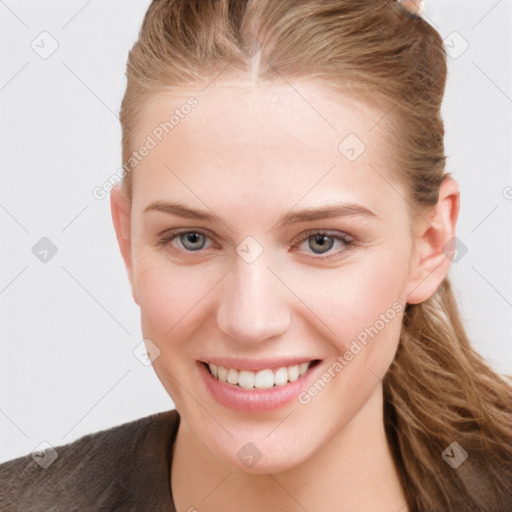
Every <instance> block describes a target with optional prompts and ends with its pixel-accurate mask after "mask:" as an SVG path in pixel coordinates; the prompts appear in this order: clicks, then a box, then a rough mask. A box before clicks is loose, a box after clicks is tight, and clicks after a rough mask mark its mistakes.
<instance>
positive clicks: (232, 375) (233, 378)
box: [228, 368, 238, 384]
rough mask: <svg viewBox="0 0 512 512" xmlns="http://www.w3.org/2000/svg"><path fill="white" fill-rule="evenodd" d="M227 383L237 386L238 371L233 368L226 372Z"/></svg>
mask: <svg viewBox="0 0 512 512" xmlns="http://www.w3.org/2000/svg"><path fill="white" fill-rule="evenodd" d="M228 382H229V383H230V384H238V370H233V368H230V369H229V370H228Z"/></svg>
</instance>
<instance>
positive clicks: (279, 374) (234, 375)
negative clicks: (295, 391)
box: [202, 359, 320, 389]
mask: <svg viewBox="0 0 512 512" xmlns="http://www.w3.org/2000/svg"><path fill="white" fill-rule="evenodd" d="M319 362H320V360H319V359H315V360H312V361H308V362H304V363H300V364H294V365H290V366H281V367H279V368H274V369H270V368H267V369H264V370H259V371H257V372H253V371H250V370H237V369H234V368H225V367H224V366H218V365H215V364H213V363H205V362H202V364H203V366H204V367H205V368H206V369H207V370H208V372H209V373H210V375H212V376H213V377H214V378H215V379H217V380H219V381H221V382H224V383H227V384H231V385H232V386H234V387H238V388H242V389H271V388H274V387H280V386H285V385H286V384H288V383H290V382H295V381H296V380H298V379H299V378H300V377H302V376H303V375H304V374H305V373H306V372H308V371H309V370H310V369H311V368H313V367H315V366H316V365H317V364H318V363H319Z"/></svg>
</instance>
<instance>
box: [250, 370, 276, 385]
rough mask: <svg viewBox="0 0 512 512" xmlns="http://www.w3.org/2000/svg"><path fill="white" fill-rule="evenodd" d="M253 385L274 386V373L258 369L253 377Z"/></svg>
mask: <svg viewBox="0 0 512 512" xmlns="http://www.w3.org/2000/svg"><path fill="white" fill-rule="evenodd" d="M254 387H255V388H258V389H268V388H272V387H274V373H273V372H272V370H260V371H259V372H258V373H257V374H256V378H255V379H254Z"/></svg>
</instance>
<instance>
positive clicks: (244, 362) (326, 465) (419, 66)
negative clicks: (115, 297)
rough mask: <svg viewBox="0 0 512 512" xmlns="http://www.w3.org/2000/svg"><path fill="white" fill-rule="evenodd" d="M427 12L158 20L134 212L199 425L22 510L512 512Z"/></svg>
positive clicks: (499, 391) (336, 0) (67, 464)
mask: <svg viewBox="0 0 512 512" xmlns="http://www.w3.org/2000/svg"><path fill="white" fill-rule="evenodd" d="M419 8H420V7H419V6H418V5H417V3H415V2H393V1H391V0H390V1H388V0H365V1H364V2H362V1H360V0H280V1H279V2H277V1H276V2H269V1H266V0H252V1H251V2H247V1H244V0H239V1H229V2H228V1H221V0H217V1H214V0H212V1H206V0H197V1H186V2H185V1H182V0H175V1H170V0H154V1H153V3H152V4H151V5H150V7H149V10H148V12H147V14H146V17H145V19H144V23H143V26H142V30H141V33H140V36H139V40H138V42H137V43H136V44H135V46H134V48H133V49H132V51H131V52H130V55H129V60H128V66H127V78H128V83H127V90H126V94H125V97H124V100H123V103H122V110H121V122H122V126H123V160H124V162H125V165H124V166H123V169H124V179H123V183H122V187H116V188H115V189H114V190H113V191H112V193H111V207H112V219H113V223H114V227H115V230H116V235H117V239H118V242H119V246H120V250H121V254H122V256H123V258H124V261H125V264H126V268H127V272H128V276H129V280H130V283H131V287H132V294H133V298H134V300H135V301H136V303H137V304H138V305H139V307H140V311H141V325H142V332H143V334H144V337H145V343H146V348H147V352H148V358H149V360H150V361H151V362H152V365H153V367H154V369H155V372H156V374H157V376H158V377H159V379H160V381H161V382H162V384H163V386H164V387H165V389H166V390H167V392H168V393H169V395H170V396H171V398H172V399H173V401H174V403H175V405H176V410H173V411H168V412H166V413H160V414H156V415H152V416H150V417H147V418H141V419H140V420H138V421H136V422H131V423H128V424H124V425H120V426H118V427H115V428H114V429H110V430H108V431H103V432H99V433H96V434H93V435H89V436H85V437H84V438H81V439H79V440H77V441H75V442H74V443H71V444H69V445H66V446H63V447H60V448H57V452H58V457H57V458H55V454H52V453H47V452H45V453H41V454H36V456H35V457H34V456H33V457H30V456H27V457H25V458H20V459H15V460H14V461H10V462H8V463H5V464H3V465H2V466H0V472H1V473H0V477H1V481H2V486H3V487H4V489H3V502H0V504H1V505H2V510H4V509H5V510H41V509H44V510H46V509H48V508H50V507H53V509H54V510H73V509H76V510H97V509H100V510H176V511H178V512H183V511H193V510H198V511H217V510H228V511H234V510H247V511H253V510H254V511H255V510H287V511H295V510H297V511H298V510H308V511H316V510H336V511H339V512H344V511H347V512H348V511H351V512H363V511H376V510H378V511H382V512H386V511H398V510H400V511H409V512H412V511H448V510H449V511H470V510H471V511H473V510H474V511H477V510H494V511H505V510H511V509H512V508H511V503H512V489H511V481H512V478H511V476H512V470H511V460H512V457H511V451H512V448H511V446H510V440H511V435H510V434H511V432H510V418H511V410H510V409H511V406H510V391H511V386H510V382H509V381H507V380H505V378H503V377H501V376H499V375H497V374H496V373H495V372H493V370H492V369H491V368H490V367H489V366H488V365H487V364H486V363H485V362H484V361H483V359H482V358H481V357H480V356H479V355H478V354H477V353H476V352H475V351H474V350H473V349H472V347H471V346H470V343H469V341H468V339H467V336H466V334H465V331H464V327H463V325H462V323H461V319H460V316H459V313H458V310H457V305H456V302H455V300H454V296H453V294H452V290H451V287H450V283H449V280H448V278H447V273H448V269H449V267H450V263H451V259H452V257H453V254H454V250H455V249H456V245H455V242H454V240H455V228H456V222H457V216H458V211H459V190H458V185H457V183H456V181H455V180H454V179H453V178H452V177H451V176H450V175H449V174H447V173H446V172H445V155H444V146H443V135H444V129H443V122H442V119H441V117H440V107H441V102H442V99H443V92H444V86H445V81H446V60H445V53H444V50H443V45H442V40H441V38H440V36H439V34H438V33H437V32H436V31H435V30H434V29H433V28H432V27H431V26H430V25H429V24H428V23H426V22H425V21H424V20H423V19H422V18H421V16H420V12H419ZM36 458H39V459H40V461H39V463H38V464H36V463H35V459H36ZM51 459H53V460H52V462H49V461H50V460H51ZM45 461H48V462H49V463H48V462H45ZM45 466H46V467H45ZM4 482H6V483H7V484H5V483H4Z"/></svg>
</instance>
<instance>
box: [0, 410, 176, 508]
mask: <svg viewBox="0 0 512 512" xmlns="http://www.w3.org/2000/svg"><path fill="white" fill-rule="evenodd" d="M179 422H180V417H179V415H178V412H177V411H176V410H170V411H164V412H160V413H156V414H151V415H150V416H146V417H144V418H139V419H137V420H135V421H131V422H128V423H123V424H122V425H117V426H115V427H112V428H109V429H107V430H102V431H99V432H96V433H93V434H87V435H85V436H83V437H81V438H79V439H77V440H76V441H74V442H72V443H68V444H66V445H62V446H55V447H53V448H48V449H46V450H45V451H44V452H34V453H32V454H28V455H24V456H22V457H19V458H16V459H12V460H10V461H7V462H4V463H3V464H0V510H1V511H2V512H15V511H16V512H18V511H19V512H42V511H52V512H60V511H66V512H75V511H76V512H78V511H80V512H87V511H91V512H92V511H94V512H100V511H101V512H106V511H114V510H117V511H123V512H138V511H149V510H150V511H152V512H153V511H154V512H160V511H162V512H163V511H165V512H176V508H175V506H174V502H173V499H172V491H171V486H170V481H171V480H170V469H171V461H172V448H173V445H174V441H175V439H176V434H177V432H178V426H179ZM55 456H56V458H55ZM48 463H49V465H48ZM45 466H46V467H45Z"/></svg>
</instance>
